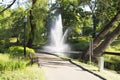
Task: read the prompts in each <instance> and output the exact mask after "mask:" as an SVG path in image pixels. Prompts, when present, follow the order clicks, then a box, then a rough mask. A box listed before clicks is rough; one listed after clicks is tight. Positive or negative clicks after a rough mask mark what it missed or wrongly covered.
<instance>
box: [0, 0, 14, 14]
mask: <svg viewBox="0 0 120 80" xmlns="http://www.w3.org/2000/svg"><path fill="white" fill-rule="evenodd" d="M15 1H16V0H14V1H13V2H12V3H11V4H10V5H8V7H6V8H5V9H3V10H2V11H0V14H1V13H3V12H4V11H6V10H7V9H8V8H10V7H11V6H12V5H13V4H14V3H15Z"/></svg>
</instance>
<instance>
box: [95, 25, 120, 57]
mask: <svg viewBox="0 0 120 80" xmlns="http://www.w3.org/2000/svg"><path fill="white" fill-rule="evenodd" d="M119 35H120V24H119V25H118V27H117V28H116V29H115V30H114V31H113V32H111V33H110V34H109V35H107V37H106V38H105V40H104V41H103V42H102V43H101V44H100V45H99V46H98V47H97V48H95V49H94V54H93V58H97V57H99V56H100V55H101V54H102V53H103V52H104V51H105V49H106V48H107V46H108V45H110V44H111V43H112V42H113V40H114V39H115V38H116V37H117V36H119Z"/></svg>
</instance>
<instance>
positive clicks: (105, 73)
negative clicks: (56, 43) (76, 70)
mask: <svg viewBox="0 0 120 80" xmlns="http://www.w3.org/2000/svg"><path fill="white" fill-rule="evenodd" d="M73 62H74V63H76V64H79V65H80V66H82V67H84V68H86V69H88V70H90V71H92V72H94V73H96V74H98V75H100V76H102V77H104V78H106V79H107V80H120V74H118V73H117V72H116V71H112V70H107V69H104V70H102V71H99V68H98V67H97V66H95V65H90V64H85V63H82V62H78V61H75V60H73Z"/></svg>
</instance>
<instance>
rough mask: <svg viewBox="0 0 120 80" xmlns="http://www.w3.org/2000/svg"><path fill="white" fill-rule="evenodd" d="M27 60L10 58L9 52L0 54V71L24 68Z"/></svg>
mask: <svg viewBox="0 0 120 80" xmlns="http://www.w3.org/2000/svg"><path fill="white" fill-rule="evenodd" d="M26 64H27V62H25V61H21V60H17V59H10V55H9V54H0V71H14V70H18V69H24V68H25V67H26Z"/></svg>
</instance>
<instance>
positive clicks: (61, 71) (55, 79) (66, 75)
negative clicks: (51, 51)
mask: <svg viewBox="0 0 120 80" xmlns="http://www.w3.org/2000/svg"><path fill="white" fill-rule="evenodd" d="M36 55H37V57H38V59H39V63H40V66H41V67H42V68H43V70H44V72H45V76H46V80H103V79H101V78H99V77H97V76H95V75H93V74H91V73H89V72H88V71H85V70H83V69H82V68H80V67H78V66H76V65H73V64H71V63H70V62H69V61H67V60H63V59H61V58H59V57H56V56H54V55H48V54H42V53H41V54H36Z"/></svg>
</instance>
